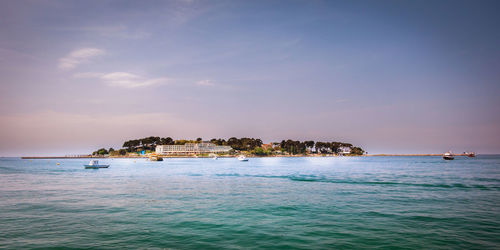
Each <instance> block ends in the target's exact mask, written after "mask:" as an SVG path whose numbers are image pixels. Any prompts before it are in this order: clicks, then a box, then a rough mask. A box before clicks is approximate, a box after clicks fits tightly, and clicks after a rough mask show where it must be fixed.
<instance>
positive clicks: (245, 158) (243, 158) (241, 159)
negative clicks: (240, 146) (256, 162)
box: [238, 155, 248, 161]
mask: <svg viewBox="0 0 500 250" xmlns="http://www.w3.org/2000/svg"><path fill="white" fill-rule="evenodd" d="M238 161H248V159H247V157H246V156H244V155H240V156H238Z"/></svg>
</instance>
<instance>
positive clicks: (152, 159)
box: [149, 155, 163, 161]
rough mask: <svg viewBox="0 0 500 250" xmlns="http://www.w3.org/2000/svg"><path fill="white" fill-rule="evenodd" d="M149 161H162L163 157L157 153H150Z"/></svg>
mask: <svg viewBox="0 0 500 250" xmlns="http://www.w3.org/2000/svg"><path fill="white" fill-rule="evenodd" d="M149 160H150V161H163V158H162V157H160V156H157V155H151V156H149Z"/></svg>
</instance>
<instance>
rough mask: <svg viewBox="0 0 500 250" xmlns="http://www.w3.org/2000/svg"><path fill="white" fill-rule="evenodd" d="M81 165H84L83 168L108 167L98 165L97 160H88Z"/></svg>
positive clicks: (107, 166)
mask: <svg viewBox="0 0 500 250" xmlns="http://www.w3.org/2000/svg"><path fill="white" fill-rule="evenodd" d="M83 166H85V168H92V169H99V168H109V165H99V161H98V160H90V162H89V164H87V165H83Z"/></svg>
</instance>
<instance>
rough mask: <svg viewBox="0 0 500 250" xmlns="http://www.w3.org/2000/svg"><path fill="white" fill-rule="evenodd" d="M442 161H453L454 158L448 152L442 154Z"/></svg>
mask: <svg viewBox="0 0 500 250" xmlns="http://www.w3.org/2000/svg"><path fill="white" fill-rule="evenodd" d="M443 159H445V160H453V159H455V156H454V155H453V154H452V153H451V151H448V152H446V153H444V154H443Z"/></svg>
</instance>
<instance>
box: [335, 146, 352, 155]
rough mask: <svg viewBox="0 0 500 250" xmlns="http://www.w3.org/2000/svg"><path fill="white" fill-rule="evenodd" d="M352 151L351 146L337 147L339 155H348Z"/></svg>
mask: <svg viewBox="0 0 500 250" xmlns="http://www.w3.org/2000/svg"><path fill="white" fill-rule="evenodd" d="M350 153H351V148H350V147H339V148H338V149H337V154H339V155H347V154H350Z"/></svg>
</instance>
